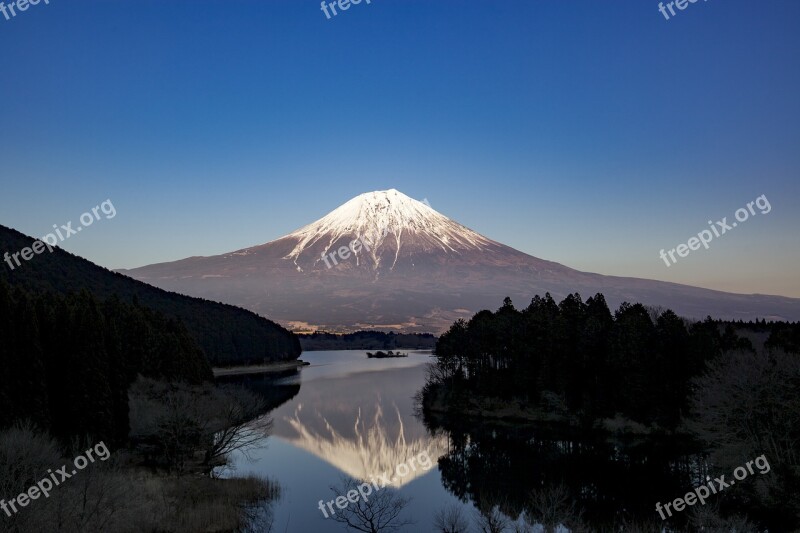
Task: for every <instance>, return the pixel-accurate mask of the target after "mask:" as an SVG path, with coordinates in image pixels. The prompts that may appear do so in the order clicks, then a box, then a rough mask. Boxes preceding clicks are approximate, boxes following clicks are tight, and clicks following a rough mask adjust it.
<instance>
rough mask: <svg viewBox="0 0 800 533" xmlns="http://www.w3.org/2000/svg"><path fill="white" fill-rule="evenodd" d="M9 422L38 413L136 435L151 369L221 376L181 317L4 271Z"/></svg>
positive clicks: (1, 324) (3, 380)
mask: <svg viewBox="0 0 800 533" xmlns="http://www.w3.org/2000/svg"><path fill="white" fill-rule="evenodd" d="M0 339H2V340H3V342H2V343H0V367H2V368H3V372H2V373H0V428H5V427H8V426H9V425H11V424H12V423H13V422H14V421H17V420H29V421H33V422H35V423H36V424H37V425H38V426H40V427H43V428H46V429H48V430H49V431H50V433H51V434H52V435H54V436H56V437H58V438H60V439H65V440H66V439H69V438H71V437H75V436H87V435H88V436H90V437H92V438H93V439H94V440H105V441H106V442H107V443H109V445H111V444H114V445H119V444H122V443H124V442H125V441H126V440H127V438H128V430H129V428H128V389H129V387H130V385H131V384H132V383H133V382H134V381H135V380H136V378H137V376H139V375H142V376H145V377H151V378H155V379H162V380H167V381H183V382H187V383H192V384H201V383H202V382H204V381H210V380H211V379H212V374H211V368H210V366H209V364H208V361H207V360H206V358H205V355H204V354H203V351H202V350H201V349H200V347H199V346H198V345H197V344H196V343H195V342H194V340H192V338H191V337H190V335H189V333H188V332H187V331H186V328H185V327H184V326H183V324H182V323H180V322H179V321H177V320H175V319H170V318H166V317H164V316H163V315H162V314H161V313H158V312H155V311H151V310H149V309H147V308H145V307H142V306H140V305H138V304H136V303H135V304H132V305H131V304H126V303H123V302H121V301H120V300H119V299H118V298H115V297H112V298H110V299H108V300H107V301H105V302H102V303H98V302H97V301H96V300H95V298H94V297H93V296H92V295H91V294H89V293H88V292H87V291H83V292H81V293H79V294H69V295H67V296H60V295H53V294H50V293H42V294H38V295H33V294H30V293H28V292H26V291H24V290H23V289H20V288H15V289H13V290H12V289H11V287H9V286H8V285H7V284H6V283H5V281H3V280H2V279H0Z"/></svg>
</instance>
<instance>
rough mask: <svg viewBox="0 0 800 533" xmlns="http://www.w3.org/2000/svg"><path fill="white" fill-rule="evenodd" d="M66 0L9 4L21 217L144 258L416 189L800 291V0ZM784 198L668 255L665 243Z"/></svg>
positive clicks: (553, 253) (13, 185)
mask: <svg viewBox="0 0 800 533" xmlns="http://www.w3.org/2000/svg"><path fill="white" fill-rule="evenodd" d="M657 6H658V3H657V2H654V1H651V0H614V1H607V2H599V1H597V0H524V1H523V0H490V1H489V0H469V1H465V0H417V1H411V0H372V3H371V4H370V5H367V4H366V3H365V1H364V2H362V3H361V4H359V5H355V6H352V7H351V8H350V9H349V10H348V11H346V12H344V13H341V14H340V15H338V16H336V17H335V18H333V19H331V20H327V19H326V17H325V15H324V14H323V13H322V11H321V10H320V4H319V1H318V0H257V1H256V0H231V1H224V2H223V1H219V0H217V1H213V2H211V1H205V0H169V1H166V0H137V1H135V2H134V1H129V0H113V1H109V0H94V1H89V0H50V4H49V5H45V4H44V3H43V1H42V2H41V3H40V4H39V5H37V6H31V7H30V8H29V9H28V10H27V11H25V12H24V13H19V14H18V16H16V17H14V18H12V19H11V20H8V21H6V20H5V19H4V18H3V17H2V16H0V51H1V52H0V139H2V142H0V161H2V163H1V164H0V185H2V187H1V188H0V190H1V191H2V193H0V223H2V224H4V225H8V226H12V227H15V228H17V229H19V230H20V231H23V232H25V233H28V234H34V235H42V234H44V233H46V232H47V231H48V230H50V229H51V228H52V225H53V224H62V223H66V222H67V221H69V220H76V219H77V217H78V216H79V215H80V214H81V213H82V212H84V211H85V210H87V209H89V208H91V207H93V206H95V205H97V204H98V203H100V202H101V201H103V200H105V199H107V198H110V199H111V200H112V202H113V203H114V206H115V207H116V209H117V212H118V214H117V216H116V217H115V218H114V219H113V220H108V221H105V220H104V221H103V222H100V223H96V225H94V226H93V227H92V228H91V229H87V231H84V232H82V233H81V234H80V235H78V236H74V237H72V238H71V239H70V240H68V241H66V242H65V243H64V247H65V248H66V249H67V250H69V251H72V252H74V253H77V254H79V255H82V256H84V257H87V258H89V259H91V260H93V261H95V262H97V263H99V264H101V265H104V266H107V267H111V268H120V267H134V266H140V265H144V264H148V263H153V262H160V261H167V260H173V259H179V258H183V257H186V256H191V255H211V254H216V253H222V252H226V251H230V250H234V249H238V248H242V247H245V246H249V245H254V244H259V243H263V242H267V241H269V240H272V239H275V238H277V237H280V236H282V235H283V234H285V233H287V232H289V231H291V230H293V229H295V228H297V227H299V226H302V225H304V224H306V223H308V222H311V221H313V220H315V219H317V218H319V217H320V216H322V215H324V214H325V213H327V212H328V211H330V210H332V209H333V208H335V207H337V206H338V205H340V204H341V203H343V202H345V201H346V200H348V199H349V198H351V197H353V196H355V195H357V194H360V193H362V192H366V191H371V190H380V189H388V188H393V187H394V188H397V189H399V190H400V191H402V192H404V193H406V194H408V195H409V196H412V197H414V198H417V199H420V200H421V199H423V198H428V200H429V201H430V203H431V205H432V206H433V207H434V208H435V209H437V210H439V211H440V212H442V213H444V214H445V215H448V216H450V217H451V218H453V219H455V220H457V221H459V222H461V223H463V224H465V225H467V226H469V227H471V228H473V229H475V230H476V231H479V232H481V233H483V234H484V235H487V236H488V237H490V238H493V239H495V240H498V241H501V242H504V243H506V244H509V245H511V246H514V247H515V248H518V249H520V250H523V251H525V252H528V253H530V254H533V255H536V256H538V257H542V258H545V259H551V260H555V261H559V262H561V263H564V264H566V265H568V266H572V267H575V268H579V269H581V270H589V271H595V272H601V273H605V274H617V275H630V276H639V277H647V278H654V279H663V280H669V281H678V282H682V283H689V284H694V285H700V286H705V287H712V288H719V289H724V290H732V291H736V292H762V293H772V294H785V295H792V296H798V297H800V274H799V273H798V272H800V268H798V267H800V246H798V245H799V244H800V232H799V231H798V229H800V185H798V182H799V181H800V180H799V179H798V178H799V177H800V174H799V172H798V171H800V98H799V97H798V95H800V31H798V30H800V2H797V1H796V0H768V1H761V2H756V1H755V0H750V1H745V0H709V1H707V2H702V1H701V2H697V3H695V4H691V5H689V7H688V8H687V9H686V10H685V11H681V12H679V13H678V15H677V16H675V17H674V18H672V19H671V20H669V21H666V20H665V19H664V17H663V16H662V15H661V14H660V13H659V12H658V9H657ZM762 194H765V195H766V196H767V198H768V199H769V201H770V203H771V205H772V212H771V213H769V214H768V215H758V216H755V217H752V218H751V219H750V220H749V221H747V222H746V223H744V224H742V225H740V226H739V227H737V228H736V229H735V230H734V231H732V232H730V233H728V234H727V235H725V236H723V237H722V238H720V239H718V240H716V241H714V242H713V243H712V244H711V249H710V250H699V251H696V252H692V253H691V254H690V256H689V257H687V258H684V259H681V260H680V261H679V262H678V264H676V265H674V266H672V267H670V268H667V267H666V266H665V265H664V263H663V262H662V261H661V260H660V259H659V258H658V251H659V250H660V249H662V248H667V249H669V248H673V247H675V246H676V245H677V244H679V243H681V242H686V241H687V240H688V238H689V237H691V236H692V235H694V234H696V233H697V232H699V231H701V230H703V229H705V228H706V226H707V224H706V221H707V220H709V219H713V220H717V219H721V218H722V217H723V216H727V217H728V219H729V221H730V220H731V219H732V217H733V213H734V211H735V210H736V209H737V208H739V207H742V206H743V205H745V204H746V203H747V202H748V201H752V200H754V199H755V198H756V197H757V196H759V195H762Z"/></svg>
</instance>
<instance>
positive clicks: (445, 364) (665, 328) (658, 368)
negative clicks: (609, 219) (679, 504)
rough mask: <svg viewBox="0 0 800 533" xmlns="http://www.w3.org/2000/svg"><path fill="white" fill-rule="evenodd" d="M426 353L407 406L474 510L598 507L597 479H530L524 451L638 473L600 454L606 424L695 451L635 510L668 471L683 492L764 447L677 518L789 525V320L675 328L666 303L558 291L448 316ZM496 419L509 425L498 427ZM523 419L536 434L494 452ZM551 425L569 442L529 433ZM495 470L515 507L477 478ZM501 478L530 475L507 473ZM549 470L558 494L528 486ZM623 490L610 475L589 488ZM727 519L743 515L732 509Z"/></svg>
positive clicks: (798, 384)
mask: <svg viewBox="0 0 800 533" xmlns="http://www.w3.org/2000/svg"><path fill="white" fill-rule="evenodd" d="M435 356H436V363H435V364H432V365H431V368H430V370H429V377H428V380H427V382H426V385H425V387H424V388H423V390H422V391H421V392H420V395H419V400H420V408H421V411H422V414H423V416H424V419H425V422H426V424H427V425H428V426H429V428H430V429H431V430H433V431H437V430H438V429H440V428H444V429H446V430H447V431H448V432H449V433H450V434H451V436H452V439H453V440H452V442H451V453H450V456H448V457H447V458H445V459H443V460H442V461H441V462H440V466H442V467H443V472H444V475H443V477H444V479H445V480H446V482H448V483H450V484H451V485H452V487H453V490H454V493H455V494H457V495H458V496H460V497H463V496H465V494H459V493H458V491H457V490H456V489H458V487H465V486H466V487H470V491H472V492H471V494H470V496H471V497H472V498H473V499H474V500H475V501H476V502H481V501H482V500H485V501H486V504H487V505H488V508H489V509H491V508H492V505H500V506H501V507H503V508H505V509H506V511H507V512H508V513H509V514H510V515H511V516H516V515H515V514H514V513H515V512H517V513H518V512H519V511H520V510H521V509H523V508H524V509H526V510H527V511H528V512H529V513H532V516H537V514H538V515H539V516H541V515H542V510H541V508H540V507H541V505H542V501H541V498H545V499H548V498H551V497H555V496H557V499H559V501H561V502H562V503H564V505H565V507H564V508H563V509H560V510H559V512H560V513H563V514H562V516H561V518H559V517H557V516H550V517H549V519H552V520H553V521H554V522H553V523H555V524H558V523H566V521H565V518H564V517H570V516H571V514H572V513H573V512H577V511H584V512H587V513H588V515H589V516H592V515H597V514H598V513H599V514H602V513H603V512H604V511H607V508H606V507H604V505H606V504H607V503H608V502H607V501H606V502H605V503H603V501H602V500H603V497H604V496H603V494H599V493H597V487H598V486H599V485H595V486H587V485H586V484H582V483H581V482H580V479H583V478H582V477H581V476H577V477H576V478H575V479H572V478H570V477H569V476H568V475H567V473H568V472H569V470H564V471H563V472H560V471H559V472H554V473H552V474H550V475H549V477H548V476H545V474H544V473H541V476H540V474H539V473H538V472H539V469H540V468H543V467H542V465H539V464H537V463H536V462H535V461H534V462H533V463H532V462H531V461H533V459H531V458H535V457H536V456H537V454H545V455H548V454H549V455H550V456H552V454H553V453H556V452H557V453H558V454H559V455H565V456H566V457H565V460H567V461H568V462H569V464H572V463H571V461H573V460H574V459H576V458H578V459H580V458H583V456H584V455H586V454H590V453H594V452H595V451H597V452H598V453H600V455H604V454H605V457H606V458H607V459H606V460H607V461H608V462H609V463H608V469H609V470H610V469H612V468H613V469H619V472H618V473H615V474H614V476H615V477H620V479H623V478H624V477H625V476H629V475H636V476H639V475H641V474H642V472H638V473H637V472H635V471H634V470H631V469H632V468H634V467H635V468H638V467H637V466H636V465H639V464H641V465H642V466H646V464H647V461H643V462H642V460H641V459H635V457H636V456H637V455H642V454H641V453H640V452H638V451H637V449H636V448H635V447H634V448H630V449H629V448H626V445H623V444H618V443H616V442H615V445H614V446H613V447H611V448H609V447H608V446H609V445H608V441H607V440H606V439H608V438H609V432H610V433H611V435H613V438H615V439H627V440H626V441H625V442H629V443H645V444H646V443H649V444H646V445H648V446H649V445H658V444H659V443H661V442H664V441H665V439H683V440H678V441H676V442H683V443H684V445H685V446H688V449H694V450H695V451H694V452H692V453H693V454H695V455H685V456H684V458H683V459H681V458H680V457H676V459H675V460H674V461H671V462H670V463H671V464H672V465H674V470H673V471H672V472H670V473H666V472H661V473H659V474H658V475H659V476H665V479H664V481H663V482H661V483H658V484H656V485H654V486H653V487H651V489H652V490H650V492H649V493H648V495H647V498H643V499H642V501H641V505H642V509H645V507H646V505H648V501H649V505H652V502H653V501H659V499H660V500H661V501H668V499H669V498H670V494H674V493H676V490H677V489H676V487H677V486H678V485H675V483H676V482H678V481H679V480H681V479H682V480H683V481H682V482H683V483H684V485H685V486H688V487H693V486H696V485H699V484H700V483H702V481H703V480H704V479H705V475H706V474H712V475H719V474H724V473H728V475H730V472H731V471H733V469H735V468H736V467H738V466H740V465H742V464H744V463H745V462H746V461H748V460H751V459H753V458H755V457H758V456H761V455H765V456H766V457H768V458H769V461H770V464H771V465H772V470H771V472H770V474H769V475H768V476H763V477H759V478H757V479H752V480H750V481H749V482H748V484H742V486H741V487H740V486H739V485H737V487H736V488H737V491H736V492H733V491H731V492H729V493H726V494H725V495H724V496H721V497H719V498H718V501H717V506H716V507H715V508H714V509H711V508H704V509H703V512H705V513H706V514H705V515H700V514H693V513H690V514H688V515H687V516H685V517H681V518H679V520H680V519H688V520H690V521H692V524H693V525H691V526H690V528H692V529H694V530H699V529H701V527H702V528H711V529H714V528H717V530H725V531H729V530H732V529H735V530H737V531H750V530H756V529H749V528H750V526H748V527H747V528H743V527H742V526H741V524H744V523H745V522H747V520H748V519H753V518H754V519H755V520H756V522H757V523H760V524H761V526H762V527H763V526H768V527H770V531H772V530H775V531H790V530H794V529H795V528H797V527H800V456H799V455H798V453H797V450H798V449H800V424H799V423H800V324H793V323H784V322H770V323H767V322H766V321H763V320H761V321H756V322H749V323H744V322H723V321H717V320H713V319H711V318H710V317H709V318H707V319H706V320H704V321H689V320H685V319H682V318H680V317H678V316H677V315H676V314H675V313H673V312H672V311H670V310H667V309H660V308H648V307H645V306H643V305H641V304H630V303H623V304H622V305H620V307H619V308H618V309H617V310H616V311H615V312H614V313H613V314H612V313H611V311H610V310H609V308H608V306H607V305H606V302H605V299H604V297H603V295H602V294H598V295H596V296H594V297H591V298H589V299H588V300H586V301H585V302H584V301H583V300H582V299H581V297H580V295H578V294H572V295H569V296H567V297H566V298H565V299H564V300H563V301H562V302H560V303H556V302H555V301H554V300H553V299H552V297H551V296H550V295H549V294H546V295H545V296H544V297H540V296H536V297H535V298H533V300H532V301H531V303H530V305H529V306H528V307H526V308H525V309H523V310H517V309H516V308H515V307H514V305H513V303H512V302H511V300H510V299H508V298H506V300H505V301H504V303H503V305H502V307H500V309H498V310H497V311H496V312H491V311H481V312H479V313H478V314H476V315H475V316H473V317H472V319H470V320H469V321H464V320H459V321H458V322H456V323H455V324H453V326H452V327H451V328H450V330H449V331H448V332H447V333H445V334H444V335H442V336H441V337H440V339H439V341H438V343H437V346H436V350H435ZM454 415H455V416H454ZM509 421H511V422H513V424H511V425H509V424H504V422H509ZM487 425H488V428H486V426H487ZM509 427H510V428H513V429H508V428H509ZM528 427H530V428H535V429H534V430H533V431H532V432H531V436H530V438H528V439H523V442H524V443H525V444H524V446H523V448H525V449H521V450H519V454H518V455H517V456H515V455H514V454H509V453H506V454H505V455H500V456H495V455H493V454H494V452H492V450H495V449H496V445H497V440H498V439H499V438H500V436H501V435H503V434H504V432H507V431H520V432H524V431H527V430H526V429H525V428H528ZM556 427H560V428H562V429H561V430H560V431H565V430H569V431H571V432H572V433H571V434H572V435H574V439H575V441H576V442H578V441H580V440H581V439H583V442H581V443H580V444H576V445H575V446H574V447H571V446H566V447H565V446H564V437H563V433H556V435H559V436H557V437H554V438H552V439H550V440H548V438H547V437H544V438H543V430H545V429H546V428H556ZM545 435H546V433H545ZM598 435H599V436H598ZM603 435H606V436H605V437H603ZM587 439H588V440H590V441H591V442H588V441H587ZM512 441H513V442H516V441H515V440H513V439H512ZM645 444H639V445H640V446H641V445H645ZM671 447H672V448H673V452H675V451H677V450H678V447H677V445H676V446H671ZM500 448H502V446H501V447H500ZM612 448H613V451H610V450H611V449H612ZM567 452H568V453H567ZM652 453H653V452H652V450H651V451H647V452H646V453H645V454H644V455H643V457H648V456H650V455H652ZM682 453H685V452H682ZM569 455H574V456H575V457H569ZM495 463H496V464H495ZM590 463H591V461H590ZM542 464H543V465H546V464H549V463H548V462H547V461H544V462H543V463H542ZM592 464H594V463H592ZM486 465H493V466H490V467H489V470H487V466H486ZM586 468H587V471H588V469H590V468H591V465H589V464H587V466H586ZM506 470H507V471H508V472H509V475H508V477H506V476H501V477H500V479H503V480H504V482H505V481H508V480H512V479H513V480H516V481H515V483H519V486H520V491H519V496H520V498H519V501H511V500H508V499H506V500H503V499H500V500H497V499H495V498H494V497H493V494H495V491H493V490H492V488H491V486H490V485H491V484H490V480H491V479H496V477H494V476H489V475H488V472H492V473H493V474H494V473H495V472H497V471H506ZM514 472H526V473H527V472H535V473H536V474H535V475H528V474H525V475H523V476H520V477H519V478H518V479H517V478H516V477H514V475H513V473H514ZM599 475H600V476H608V475H609V471H606V472H605V473H603V472H601V473H600V474H599ZM647 476H650V477H652V478H653V479H655V478H656V477H657V476H656V475H655V474H652V473H651V474H647ZM559 478H560V479H561V480H562V482H563V483H564V486H563V487H562V488H563V493H559V494H558V495H555V496H554V495H553V494H546V495H542V494H538V493H536V492H535V491H536V490H538V487H541V484H542V480H544V479H549V480H550V483H549V485H552V481H553V479H559ZM579 478H580V479H579ZM598 479H599V478H598ZM670 479H671V480H672V481H670ZM487 480H489V481H487ZM509 482H510V481H509ZM670 484H673V485H674V486H672V487H669V485H670ZM590 485H591V484H590ZM626 487H629V485H626V484H624V483H623V484H616V485H615V484H613V483H612V484H609V486H608V488H607V489H604V491H603V492H606V493H607V494H606V496H607V495H609V494H614V493H615V492H621V491H624V490H627V489H626ZM551 488H552V487H551ZM559 490H561V489H559ZM531 491H534V492H531ZM496 493H500V491H496ZM654 496H657V498H655V499H654ZM537 509H538V510H537ZM551 510H552V509H551ZM699 512H700V511H699V510H698V513H699ZM717 512H719V513H721V514H717ZM741 512H746V513H747V515H748V517H749V518H743V517H741V516H737V513H741ZM742 520H743V521H742ZM559 521H561V522H559ZM656 522H658V520H656ZM736 524H739V525H738V526H737V525H736ZM751 526H752V527H753V528H755V527H756V526H755V525H753V524H751ZM654 530H655V529H654Z"/></svg>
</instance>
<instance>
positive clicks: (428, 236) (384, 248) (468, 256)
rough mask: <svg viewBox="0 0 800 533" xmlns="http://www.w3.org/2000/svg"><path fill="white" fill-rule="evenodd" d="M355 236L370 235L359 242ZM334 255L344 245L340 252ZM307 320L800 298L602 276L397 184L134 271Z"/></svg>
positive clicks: (785, 311)
mask: <svg viewBox="0 0 800 533" xmlns="http://www.w3.org/2000/svg"><path fill="white" fill-rule="evenodd" d="M354 239H358V240H359V242H360V243H361V244H360V245H358V244H357V245H356V246H352V248H351V249H348V246H351V243H353V241H354ZM331 254H333V255H331ZM125 272H126V273H127V274H129V275H131V276H132V277H134V278H136V279H139V280H142V281H145V282H147V283H151V284H153V285H156V286H159V287H163V288H168V289H170V290H174V291H177V292H181V293H184V294H191V295H195V296H202V297H206V298H213V299H219V300H221V301H226V302H230V303H235V304H236V305H241V306H243V307H246V308H248V309H252V310H253V311H256V312H258V313H260V314H263V315H267V316H271V317H273V318H275V319H276V320H278V321H280V322H281V323H283V324H285V325H289V326H291V327H295V328H297V329H302V328H303V327H305V326H306V325H308V324H310V325H313V326H317V327H324V328H327V329H332V330H343V331H349V330H353V329H364V328H369V327H382V328H387V329H395V330H401V331H435V332H440V331H442V330H444V329H445V328H447V327H448V326H449V325H450V324H451V323H452V322H453V321H454V320H455V319H457V318H461V317H469V316H471V315H472V314H474V313H475V312H476V311H478V310H480V309H483V308H486V307H491V306H494V305H495V304H496V302H498V301H502V299H503V297H505V296H510V297H511V298H512V299H514V300H515V301H516V302H517V303H518V304H521V305H527V303H528V301H530V298H531V297H532V296H534V295H535V294H544V292H547V291H549V292H551V293H552V294H553V296H554V297H555V298H557V299H559V298H563V297H564V296H566V295H567V294H569V293H571V292H575V291H577V292H580V293H581V294H582V295H584V297H588V296H590V295H593V294H595V293H597V292H603V293H604V294H605V296H606V298H607V300H608V302H609V305H613V306H616V305H618V304H619V303H621V302H622V301H626V300H627V301H638V302H642V303H644V304H649V305H661V306H665V307H671V308H672V309H674V310H675V311H676V312H678V313H679V314H682V315H684V316H687V317H698V318H701V317H705V316H706V315H708V314H711V315H713V316H715V317H719V318H727V319H739V318H741V319H750V318H756V317H759V318H775V319H787V320H800V300H798V299H794V298H784V297H779V296H761V295H739V294H730V293H724V292H720V291H713V290H708V289H701V288H696V287H690V286H686V285H679V284H676V283H666V282H660V281H651V280H644V279H637V278H623V277H615V276H602V275H599V274H592V273H587V272H580V271H578V270H574V269H571V268H569V267H566V266H564V265H561V264H558V263H554V262H551V261H546V260H543V259H539V258H536V257H533V256H531V255H528V254H525V253H523V252H520V251H518V250H515V249H513V248H510V247H508V246H505V245H503V244H501V243H498V242H495V241H493V240H491V239H488V238H486V237H484V236H482V235H480V234H478V233H476V232H475V231H473V230H471V229H469V228H466V227H465V226H462V225H461V224H458V223H457V222H455V221H452V220H450V219H449V218H447V217H446V216H444V215H442V214H440V213H438V212H436V211H435V210H433V209H431V208H430V207H429V206H427V205H425V204H423V203H421V202H418V201H416V200H413V199H411V198H409V197H408V196H406V195H404V194H402V193H401V192H399V191H397V190H394V189H391V190H388V191H376V192H370V193H365V194H362V195H360V196H357V197H356V198H353V199H352V200H350V201H348V202H347V203H345V204H343V205H342V206H340V207H339V208H337V209H335V210H334V211H332V212H331V213H329V214H328V215H326V216H324V217H323V218H321V219H319V220H318V221H316V222H314V223H312V224H309V225H307V226H304V227H302V228H300V229H298V230H296V231H294V232H292V233H290V234H288V235H286V236H284V237H282V238H280V239H277V240H275V241H272V242H269V243H266V244H262V245H259V246H254V247H251V248H245V249H243V250H238V251H235V252H231V253H228V254H223V255H218V256H212V257H192V258H188V259H183V260H180V261H175V262H171V263H161V264H156V265H149V266H145V267H142V268H137V269H133V270H130V271H125Z"/></svg>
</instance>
